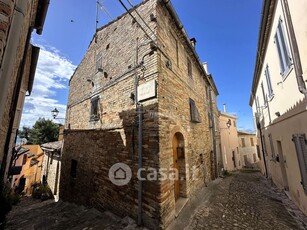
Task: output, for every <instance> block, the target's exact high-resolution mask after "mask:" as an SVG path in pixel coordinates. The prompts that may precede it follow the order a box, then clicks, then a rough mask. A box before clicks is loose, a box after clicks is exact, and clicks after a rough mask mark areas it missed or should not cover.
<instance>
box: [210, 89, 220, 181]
mask: <svg viewBox="0 0 307 230" xmlns="http://www.w3.org/2000/svg"><path fill="white" fill-rule="evenodd" d="M209 100H210V113H211V121H212V139H213V155H214V156H213V158H214V166H215V170H214V173H215V178H217V175H218V172H217V157H216V155H217V153H216V137H215V121H214V112H213V106H212V103H213V102H212V88H211V87H210V89H209Z"/></svg>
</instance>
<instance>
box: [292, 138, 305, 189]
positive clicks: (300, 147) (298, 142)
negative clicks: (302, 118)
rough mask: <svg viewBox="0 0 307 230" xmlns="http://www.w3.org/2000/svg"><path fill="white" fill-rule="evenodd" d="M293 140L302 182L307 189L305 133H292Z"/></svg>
mask: <svg viewBox="0 0 307 230" xmlns="http://www.w3.org/2000/svg"><path fill="white" fill-rule="evenodd" d="M292 141H293V142H294V144H295V149H296V154H297V159H298V163H299V168H300V172H301V177H302V181H301V184H302V185H303V188H304V190H305V191H307V147H306V136H305V134H294V135H292Z"/></svg>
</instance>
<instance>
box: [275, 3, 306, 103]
mask: <svg viewBox="0 0 307 230" xmlns="http://www.w3.org/2000/svg"><path fill="white" fill-rule="evenodd" d="M281 6H282V10H283V13H284V16H285V21H286V23H285V24H286V28H287V33H288V37H289V40H290V41H289V44H290V49H291V52H292V55H293V57H292V59H293V65H294V69H295V74H296V80H297V85H298V90H299V91H300V92H301V93H302V94H304V96H305V99H306V103H307V89H306V84H305V82H304V78H303V70H302V63H301V59H300V53H299V48H298V45H297V40H296V36H295V32H294V28H293V23H292V18H291V14H290V9H289V4H288V0H282V1H281ZM306 105H307V104H306Z"/></svg>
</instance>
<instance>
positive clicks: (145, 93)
mask: <svg viewBox="0 0 307 230" xmlns="http://www.w3.org/2000/svg"><path fill="white" fill-rule="evenodd" d="M156 96H157V83H156V80H151V81H148V82H146V83H144V84H142V85H139V86H138V101H145V100H148V99H150V98H154V97H156Z"/></svg>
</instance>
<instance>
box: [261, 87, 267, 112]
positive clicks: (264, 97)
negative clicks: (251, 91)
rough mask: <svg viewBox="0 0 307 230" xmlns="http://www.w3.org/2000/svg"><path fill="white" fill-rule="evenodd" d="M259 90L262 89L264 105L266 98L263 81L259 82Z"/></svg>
mask: <svg viewBox="0 0 307 230" xmlns="http://www.w3.org/2000/svg"><path fill="white" fill-rule="evenodd" d="M261 90H262V96H263V103H264V106H267V99H266V95H265V92H264V87H263V82H261Z"/></svg>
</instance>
